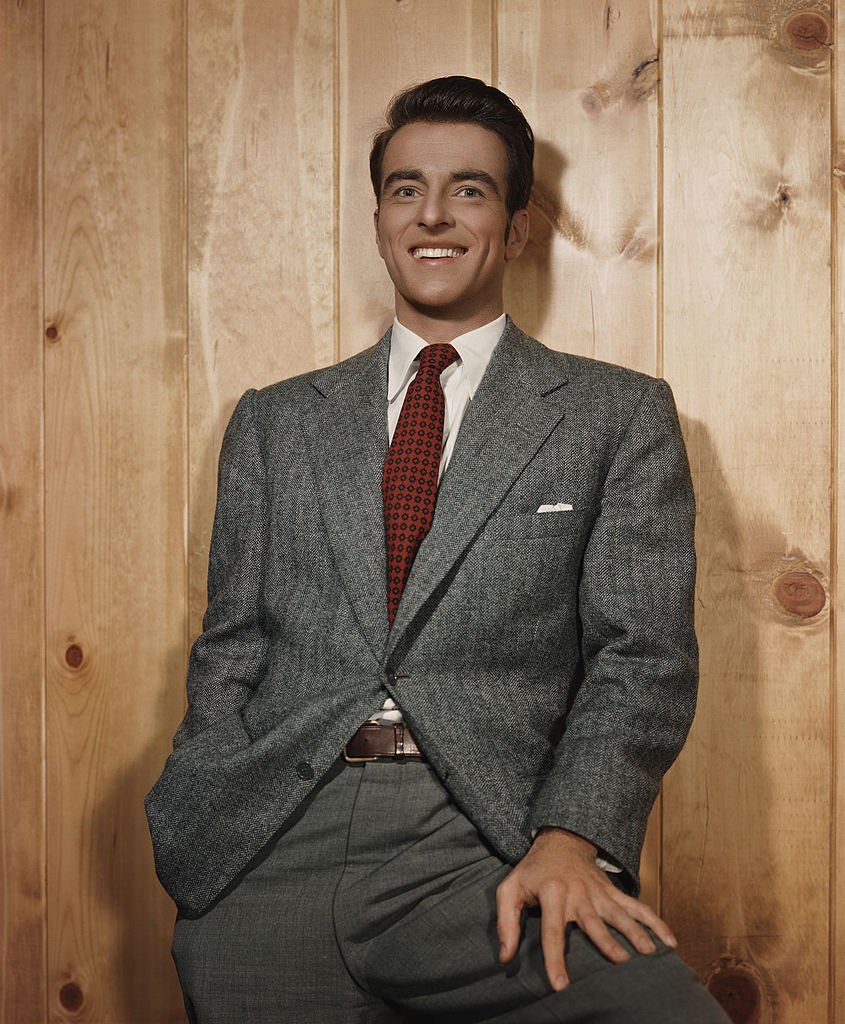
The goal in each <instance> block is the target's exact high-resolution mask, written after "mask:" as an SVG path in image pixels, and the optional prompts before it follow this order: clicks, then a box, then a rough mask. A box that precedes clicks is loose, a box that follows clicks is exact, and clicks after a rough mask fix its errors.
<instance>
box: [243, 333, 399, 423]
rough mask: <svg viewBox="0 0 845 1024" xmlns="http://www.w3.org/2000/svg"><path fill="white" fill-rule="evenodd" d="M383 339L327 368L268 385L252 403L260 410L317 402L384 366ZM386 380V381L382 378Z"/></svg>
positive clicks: (385, 337)
mask: <svg viewBox="0 0 845 1024" xmlns="http://www.w3.org/2000/svg"><path fill="white" fill-rule="evenodd" d="M386 341H387V335H385V336H383V337H382V339H381V340H380V341H379V342H377V343H376V344H375V345H372V346H370V348H368V349H365V350H364V351H363V352H358V353H357V354H356V355H353V356H349V357H348V358H346V359H343V360H341V361H340V362H338V363H333V364H332V365H330V366H323V367H319V368H317V369H315V370H308V371H306V372H305V373H299V374H295V375H294V376H291V377H286V378H284V379H283V380H279V381H276V383H274V384H268V385H266V386H265V387H262V388H259V389H258V390H257V391H256V399H257V401H258V403H259V404H260V405H261V406H262V407H264V408H283V407H290V406H291V404H294V405H297V406H301V405H302V403H303V402H304V403H305V404H312V403H315V402H319V401H320V400H321V399H322V398H323V397H325V396H326V395H330V394H332V393H333V392H335V391H337V390H338V389H339V388H342V387H344V386H345V385H346V384H348V383H350V382H351V381H353V380H355V379H356V378H357V377H359V376H360V375H361V374H367V373H372V372H374V371H375V372H378V370H379V366H380V364H381V363H383V364H384V368H385V373H386V366H387V354H386ZM385 379H386V378H385Z"/></svg>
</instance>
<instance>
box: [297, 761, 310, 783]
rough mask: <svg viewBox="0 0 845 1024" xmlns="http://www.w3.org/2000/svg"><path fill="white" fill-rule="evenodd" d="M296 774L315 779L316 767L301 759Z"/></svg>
mask: <svg viewBox="0 0 845 1024" xmlns="http://www.w3.org/2000/svg"><path fill="white" fill-rule="evenodd" d="M296 774H297V775H298V776H299V777H300V779H313V778H314V769H313V768H312V767H311V765H310V764H309V763H308V762H307V761H300V762H299V764H298V765H297V766H296Z"/></svg>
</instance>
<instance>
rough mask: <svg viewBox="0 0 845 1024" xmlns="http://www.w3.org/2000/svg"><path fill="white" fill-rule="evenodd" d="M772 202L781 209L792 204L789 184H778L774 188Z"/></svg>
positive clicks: (783, 209)
mask: <svg viewBox="0 0 845 1024" xmlns="http://www.w3.org/2000/svg"><path fill="white" fill-rule="evenodd" d="M774 204H775V206H777V207H778V208H779V209H780V210H781V211H785V210H788V209H789V207H790V206H792V192H791V191H790V186H789V185H782V184H781V185H778V187H777V188H776V189H775V198H774Z"/></svg>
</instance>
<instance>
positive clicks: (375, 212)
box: [373, 207, 384, 259]
mask: <svg viewBox="0 0 845 1024" xmlns="http://www.w3.org/2000/svg"><path fill="white" fill-rule="evenodd" d="M373 227H374V228H375V232H376V249H378V254H379V256H381V258H382V259H384V254H383V253H382V251H381V240H380V239H379V236H378V207H376V208H375V209H374V210H373Z"/></svg>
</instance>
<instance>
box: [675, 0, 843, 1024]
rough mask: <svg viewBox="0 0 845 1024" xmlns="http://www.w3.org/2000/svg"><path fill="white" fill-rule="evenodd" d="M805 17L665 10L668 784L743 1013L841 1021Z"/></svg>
mask: <svg viewBox="0 0 845 1024" xmlns="http://www.w3.org/2000/svg"><path fill="white" fill-rule="evenodd" d="M796 6H797V5H796ZM793 13H794V12H793V8H792V7H791V6H790V5H787V4H772V5H769V4H762V3H752V4H742V5H740V4H733V3H722V4H713V3H707V4H705V3H700V2H699V3H696V2H692V3H691V2H688V0H684V2H681V0H668V2H666V3H665V5H664V17H665V36H664V43H663V54H664V58H663V60H664V79H663V97H664V156H665V167H664V182H665V190H664V194H663V203H664V224H665V235H664V237H665V285H664V318H665V328H664V339H665V365H666V370H667V375H668V376H670V378H671V379H672V380H673V381H674V382H675V383H676V385H677V390H678V392H679V397H680V405H681V409H682V410H683V414H684V418H685V426H686V431H687V436H688V439H689V442H690V449H691V451H690V454H691V457H692V463H693V472H694V476H695V479H696V486H697V494H698V502H699V555H700V585H699V590H698V609H697V610H698V621H699V635H700V638H701V643H702V668H703V674H702V693H701V699H700V710H699V713H698V718H697V722H696V725H695V726H694V728H693V734H692V738H691V741H690V743H689V744H688V746H687V748H686V750H685V751H684V753H683V754H682V756H681V759H680V761H679V762H678V765H677V766H676V768H675V769H674V770H673V772H672V773H671V774H670V775H669V776H668V778H667V780H666V783H665V785H664V808H665V810H664V851H663V856H664V860H665V863H666V872H665V877H664V892H663V899H664V906H665V908H666V911H667V914H668V916H670V918H671V920H672V921H673V923H674V924H675V926H676V927H677V929H678V932H679V937H680V939H681V943H682V949H683V952H684V953H685V954H686V955H687V957H689V958H690V959H691V960H692V962H693V964H694V965H695V966H696V968H697V969H698V970H699V971H700V972H701V974H702V975H703V976H707V975H708V974H709V975H711V976H712V977H711V988H712V989H713V990H714V991H717V992H718V993H719V994H720V996H721V998H722V1001H723V1002H724V1003H725V1005H726V1006H728V1007H729V1008H730V1009H731V1011H732V1013H733V1015H734V1018H735V1019H736V1020H757V1021H760V1022H761V1024H765V1022H768V1021H777V1022H795V1024H799V1022H802V1024H803V1022H807V1021H819V1022H821V1021H823V1020H826V1019H827V997H828V917H829V913H828V908H829V902H830V896H831V894H830V890H829V879H828V872H829V862H830V858H829V827H830V797H831V793H830V779H829V766H830V756H831V747H830V724H829V723H830V712H831V703H830V687H829V670H830V665H829V645H830V638H829V628H830V623H829V616H828V607H827V599H826V591H827V589H828V575H829V572H830V565H829V554H830V523H829V515H830V512H829V479H830V314H831V310H830V295H829V283H830V272H829V267H828V256H829V247H830V230H829V220H830V212H829V190H828V183H827V181H826V180H825V175H824V174H821V173H820V168H823V167H825V166H827V162H828V155H829V145H830V139H829V115H830V108H829V103H830V93H829V88H830V80H829V76H828V69H827V59H828V58H827V50H826V47H825V45H824V43H823V41H822V42H819V41H818V40H816V41H815V42H813V39H812V34H810V35H809V36H808V35H807V34H806V33H799V32H798V29H797V27H796V24H795V22H794V21H790V19H791V18H792V16H793ZM755 1000H758V1001H759V1008H758V1011H757V1014H758V1015H757V1016H754V1015H753V1014H752V1008H753V1004H754V1001H755ZM743 1014H744V1015H743Z"/></svg>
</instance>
